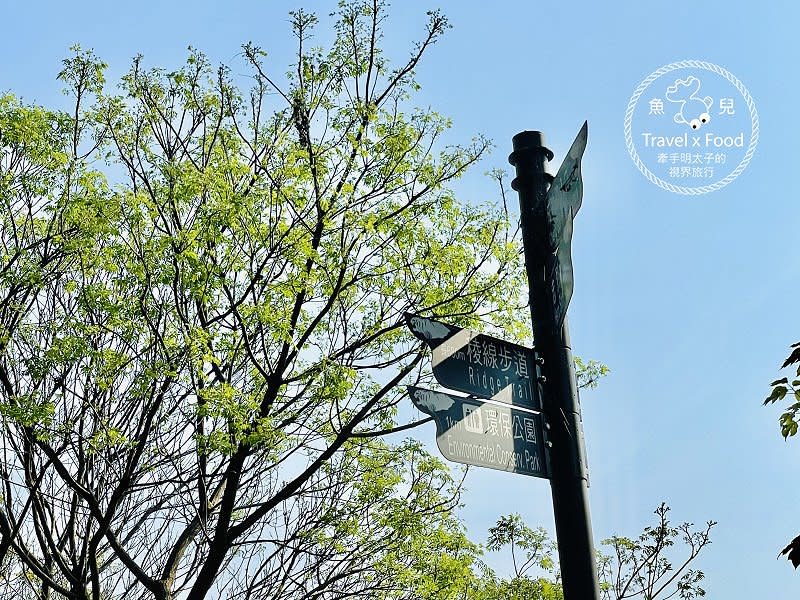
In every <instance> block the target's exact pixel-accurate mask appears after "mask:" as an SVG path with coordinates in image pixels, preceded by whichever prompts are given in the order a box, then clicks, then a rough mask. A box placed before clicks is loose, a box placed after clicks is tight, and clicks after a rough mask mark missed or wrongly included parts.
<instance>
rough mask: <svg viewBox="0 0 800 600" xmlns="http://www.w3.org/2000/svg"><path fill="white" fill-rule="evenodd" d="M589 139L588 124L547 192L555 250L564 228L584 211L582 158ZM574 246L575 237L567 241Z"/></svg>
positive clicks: (574, 143)
mask: <svg viewBox="0 0 800 600" xmlns="http://www.w3.org/2000/svg"><path fill="white" fill-rule="evenodd" d="M588 135H589V123H588V121H584V123H583V127H581V130H580V131H579V132H578V135H577V136H576V137H575V141H574V142H572V146H570V149H569V152H568V153H567V156H566V158H565V159H564V162H563V163H561V167H560V168H559V169H558V173H557V174H556V176H555V177H554V178H553V182H552V183H551V184H550V189H548V191H547V215H548V219H549V221H550V223H549V231H550V247H551V248H552V249H553V250H555V249H556V247H557V246H558V245H559V243H560V242H561V239H562V237H563V233H564V228H565V226H566V224H567V222H568V221H572V219H573V218H574V217H575V215H576V214H577V213H578V209H579V208H580V207H581V201H582V200H583V179H582V178H581V158H582V157H583V152H584V150H586V140H587V138H588ZM567 242H572V234H570V236H569V238H567Z"/></svg>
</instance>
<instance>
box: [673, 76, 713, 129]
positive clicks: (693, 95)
mask: <svg viewBox="0 0 800 600" xmlns="http://www.w3.org/2000/svg"><path fill="white" fill-rule="evenodd" d="M699 91H700V80H699V79H697V77H693V76H691V75H690V76H689V77H687V78H686V79H676V80H675V83H674V84H673V85H671V86H669V87H668V88H667V94H666V97H667V100H669V101H670V102H677V103H678V104H680V108H679V109H678V112H677V113H675V117H674V121H675V122H676V123H686V124H687V125H688V126H689V127H691V128H692V129H699V128H700V126H701V125H704V124H706V123H708V122H709V121H710V120H711V115H709V114H708V109H709V108H711V103H712V102H713V100H712V99H711V96H706V97H704V98H700V97H699V96H698V95H697V92H699Z"/></svg>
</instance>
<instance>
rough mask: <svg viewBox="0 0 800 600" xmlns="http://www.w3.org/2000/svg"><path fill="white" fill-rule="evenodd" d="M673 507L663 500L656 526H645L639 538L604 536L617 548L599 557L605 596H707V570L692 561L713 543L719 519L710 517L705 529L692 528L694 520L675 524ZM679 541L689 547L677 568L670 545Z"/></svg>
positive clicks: (615, 599)
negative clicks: (670, 514)
mask: <svg viewBox="0 0 800 600" xmlns="http://www.w3.org/2000/svg"><path fill="white" fill-rule="evenodd" d="M669 510H670V508H669V506H667V505H666V503H664V502H662V503H661V504H660V505H659V506H658V508H656V510H655V515H656V516H657V517H658V522H657V523H656V525H655V527H649V526H648V527H645V528H644V531H643V532H642V533H641V534H640V535H639V537H638V538H636V539H631V538H626V537H619V536H613V537H611V538H609V539H606V540H603V544H604V545H606V546H610V547H611V549H612V551H613V552H612V554H611V556H607V557H602V558H601V560H600V561H599V571H600V573H601V575H600V579H601V580H602V581H603V585H602V591H603V597H604V598H607V599H609V600H612V599H613V600H623V599H625V598H635V597H641V598H642V600H656V599H658V598H662V599H665V600H666V598H671V597H673V596H675V595H676V594H677V595H678V597H679V598H682V599H688V598H696V597H699V596H705V594H706V593H705V590H704V589H703V588H702V587H700V585H699V584H700V582H701V581H702V580H703V578H704V577H705V575H704V573H703V572H702V571H700V570H697V569H692V568H689V565H691V563H692V562H693V561H694V560H695V559H696V558H697V557H698V555H699V554H700V552H701V551H702V550H703V548H705V547H706V546H707V545H708V544H710V543H711V537H710V534H711V529H712V528H713V527H714V525H716V522H715V521H708V522H707V523H706V526H705V528H704V529H697V530H693V529H692V527H693V524H692V523H683V524H681V525H679V526H677V527H673V526H671V525H670V522H669V519H668V518H667V513H668V512H669ZM676 541H680V542H682V545H683V547H684V549H685V551H686V556H685V557H682V558H680V559H679V562H678V563H677V564H679V565H680V566H678V567H677V568H675V567H674V566H673V560H674V559H672V558H671V557H670V556H669V553H670V552H669V548H671V547H673V546H674V545H675V542H676Z"/></svg>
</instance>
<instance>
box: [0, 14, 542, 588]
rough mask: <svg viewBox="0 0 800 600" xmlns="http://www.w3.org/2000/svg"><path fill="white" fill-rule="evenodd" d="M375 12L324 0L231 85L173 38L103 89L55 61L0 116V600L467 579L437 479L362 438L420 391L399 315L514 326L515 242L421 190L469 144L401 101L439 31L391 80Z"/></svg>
mask: <svg viewBox="0 0 800 600" xmlns="http://www.w3.org/2000/svg"><path fill="white" fill-rule="evenodd" d="M384 16H385V14H384V6H383V5H382V3H381V2H378V1H377V0H375V1H374V2H373V1H361V0H356V1H354V2H345V3H342V4H341V5H340V8H339V10H338V11H337V13H336V14H335V16H334V17H335V25H334V28H335V39H334V40H333V42H332V44H331V45H330V47H328V48H318V47H315V46H313V45H312V35H313V31H314V27H315V26H316V25H317V18H316V17H315V16H314V15H313V14H310V13H307V12H304V11H297V12H294V13H292V16H291V27H292V31H293V33H294V35H295V36H296V40H297V55H296V58H295V61H294V63H293V64H292V65H291V68H290V71H289V72H288V74H287V75H286V76H282V75H277V74H276V73H281V72H282V71H283V69H282V68H281V67H278V68H277V71H276V66H275V65H272V64H270V61H269V60H268V57H267V54H266V53H265V52H264V51H263V50H262V49H261V48H259V47H257V46H255V45H253V44H248V45H245V46H244V48H243V60H244V62H245V63H246V67H247V69H248V73H247V76H246V78H241V77H240V78H239V79H238V80H237V78H236V77H234V76H233V75H232V70H231V69H230V68H228V67H226V66H221V67H219V68H214V67H212V65H211V64H210V62H209V60H207V58H206V57H205V56H204V55H203V54H202V53H201V52H199V51H197V50H190V53H189V55H188V58H187V60H186V62H185V64H184V65H182V66H180V67H179V68H177V69H175V70H167V69H162V68H148V67H146V66H145V65H146V63H145V59H144V58H142V57H137V58H136V59H135V60H134V61H133V65H132V67H131V69H130V71H129V72H128V73H127V74H126V75H125V76H124V77H123V78H122V81H121V82H120V83H119V85H117V86H109V85H107V84H106V82H105V77H104V73H105V67H106V65H105V64H104V63H103V62H102V61H101V60H100V59H99V58H98V57H96V56H95V55H94V54H93V53H92V52H90V51H85V50H82V49H80V48H75V49H74V53H73V54H72V56H71V57H70V58H68V59H66V60H65V61H64V65H63V69H62V71H61V73H60V75H59V79H60V80H61V81H62V82H63V85H64V86H65V89H66V91H67V93H68V95H69V96H70V98H71V105H70V106H69V107H67V108H66V109H48V108H44V107H39V106H33V105H28V104H25V103H23V102H21V101H20V100H18V99H16V98H15V97H13V96H11V95H6V96H3V97H2V99H0V244H2V256H1V257H0V417H2V434H0V435H2V448H3V457H2V461H1V462H0V470H1V471H0V478H1V479H2V492H0V496H1V498H0V575H2V578H3V584H2V585H0V590H1V591H0V597H8V598H11V597H13V598H51V597H64V598H75V599H78V598H81V599H83V598H93V599H99V598H112V597H122V596H125V597H126V598H131V599H133V598H157V599H162V600H166V599H168V598H177V597H182V598H188V599H190V600H198V599H200V598H205V597H214V598H217V597H225V598H287V599H288V598H297V599H300V598H306V599H310V598H326V599H333V598H344V597H370V598H383V597H385V598H412V597H413V598H428V597H434V596H433V594H434V593H435V594H438V595H436V596H435V597H437V598H441V597H448V596H446V593H447V589H448V586H451V582H452V581H455V580H457V579H458V578H459V577H461V575H463V571H464V570H465V569H468V568H469V565H470V564H471V558H470V557H472V556H474V555H475V552H476V548H475V545H474V544H471V543H470V542H469V541H468V540H467V539H466V537H465V536H464V534H463V527H461V526H460V525H459V524H458V523H457V522H456V521H455V520H454V518H453V517H452V514H451V510H452V509H453V507H454V506H455V505H456V504H457V502H458V494H457V492H458V485H459V484H458V482H456V481H454V480H453V479H452V478H451V476H450V475H449V472H448V470H447V469H446V468H445V467H444V465H443V464H442V463H441V461H439V460H438V459H436V458H434V457H432V456H430V455H428V454H427V453H426V452H424V450H423V449H422V448H421V446H420V445H419V444H417V443H415V442H413V441H410V440H409V441H406V442H404V443H400V444H396V443H395V444H393V443H390V442H388V441H386V440H384V439H383V436H384V435H386V434H388V433H391V432H395V431H399V430H402V429H403V428H407V427H410V426H413V425H414V424H415V423H408V422H400V421H399V420H398V416H397V405H398V403H399V402H400V401H401V399H402V398H403V394H404V388H403V387H402V386H400V385H399V384H401V383H403V382H407V383H412V384H416V383H424V382H425V381H427V380H429V379H430V373H429V370H428V367H427V366H426V365H425V361H423V360H422V358H423V356H424V353H425V350H424V348H423V347H422V346H421V344H419V343H418V342H416V341H415V340H414V339H413V338H412V337H411V336H410V335H409V334H408V333H407V332H406V331H405V328H404V326H403V321H402V315H403V313H404V312H405V311H413V312H416V313H419V314H427V315H431V316H437V317H442V318H446V319H448V320H449V321H450V322H452V323H455V324H458V325H462V326H471V327H473V328H479V329H483V328H486V327H492V326H495V327H503V328H504V329H505V331H506V332H507V335H508V334H511V335H514V336H522V335H524V333H525V332H526V331H529V328H527V327H526V325H525V311H524V310H521V308H522V307H521V306H520V304H521V302H519V301H517V299H518V298H520V297H521V296H522V295H521V294H520V290H521V282H522V271H521V264H520V262H521V261H520V260H519V247H518V244H517V243H516V242H515V241H514V234H515V232H514V231H513V230H512V229H511V228H510V227H509V225H508V219H507V215H506V214H505V212H504V210H503V208H502V207H500V206H496V205H487V206H477V205H475V204H471V203H467V202H464V201H459V200H458V199H457V198H455V197H454V195H453V193H452V191H451V190H450V188H449V187H448V184H449V183H450V182H452V181H453V180H455V179H456V178H458V177H460V176H461V175H462V174H463V173H464V171H465V170H466V169H467V168H468V167H469V166H471V165H473V164H474V163H475V162H476V161H478V160H479V159H480V158H481V156H482V155H483V154H484V153H485V152H486V150H487V149H488V147H489V143H488V141H487V140H485V139H483V138H480V137H479V138H476V139H474V140H473V141H471V142H468V143H466V144H464V145H445V144H443V143H442V142H441V138H442V135H443V133H444V132H445V131H446V130H447V129H448V127H449V125H450V123H449V121H448V120H447V119H446V118H444V117H443V116H441V115H439V114H437V113H436V112H434V111H432V110H422V109H416V108H414V107H413V105H411V104H410V98H411V96H412V94H413V92H414V91H415V90H416V89H417V88H418V85H417V83H416V81H415V78H414V73H415V69H416V68H417V67H418V64H419V62H420V60H421V59H422V57H423V55H424V54H425V53H426V52H427V51H428V50H429V49H430V47H431V46H432V45H433V44H435V43H436V42H437V41H438V39H439V38H440V37H441V35H442V34H443V33H444V31H445V30H446V29H447V27H448V23H447V20H446V19H445V17H444V16H442V15H441V14H440V13H438V12H430V13H428V19H427V23H426V25H425V27H424V30H423V32H422V34H421V37H420V40H419V41H418V42H417V43H416V44H415V45H413V46H412V47H411V49H410V54H409V55H408V57H407V59H405V60H401V61H398V62H397V65H396V66H393V63H392V62H391V61H390V60H389V58H388V57H387V56H385V55H384V53H383V52H382V50H381V45H380V40H381V36H382V35H383V33H382V31H381V23H382V21H383V19H384ZM237 69H238V70H240V67H237ZM237 72H239V71H237ZM242 80H244V81H245V84H243V83H242ZM454 593H455V592H454Z"/></svg>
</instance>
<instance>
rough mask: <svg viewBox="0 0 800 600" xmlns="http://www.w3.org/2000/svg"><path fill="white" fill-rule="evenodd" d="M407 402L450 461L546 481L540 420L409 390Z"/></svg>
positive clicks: (536, 416) (466, 400)
mask: <svg viewBox="0 0 800 600" xmlns="http://www.w3.org/2000/svg"><path fill="white" fill-rule="evenodd" d="M408 393H409V395H410V396H411V401H412V402H413V403H414V406H416V407H417V408H418V409H419V410H421V411H422V412H424V413H425V414H428V415H430V416H432V417H433V420H434V421H435V423H436V445H437V446H439V450H440V451H441V452H442V455H443V456H444V457H445V458H446V459H448V460H452V461H454V462H459V463H463V464H466V465H475V466H479V467H488V468H490V469H498V470H500V471H510V472H512V473H520V474H522V475H531V476H533V477H544V478H548V477H549V465H548V460H547V455H546V452H545V439H544V430H543V427H542V416H541V414H539V413H534V412H530V411H525V410H517V409H514V408H511V407H510V406H508V405H503V404H494V403H490V402H487V401H485V400H481V399H478V398H464V397H461V396H454V395H452V394H447V393H444V392H436V391H433V390H426V389H422V388H418V387H413V386H409V387H408Z"/></svg>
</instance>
